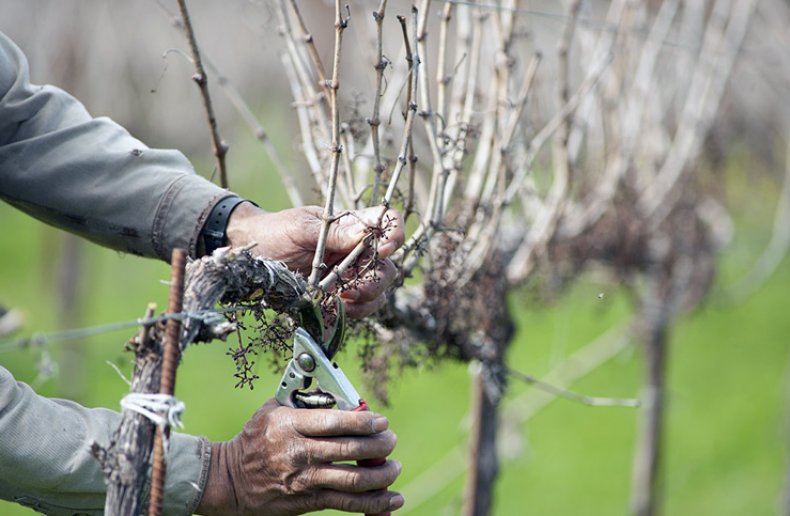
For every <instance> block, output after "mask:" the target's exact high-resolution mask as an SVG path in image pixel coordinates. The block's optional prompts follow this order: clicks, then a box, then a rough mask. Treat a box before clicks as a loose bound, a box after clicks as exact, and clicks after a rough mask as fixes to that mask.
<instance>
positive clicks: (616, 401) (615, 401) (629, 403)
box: [505, 368, 640, 407]
mask: <svg viewBox="0 0 790 516" xmlns="http://www.w3.org/2000/svg"><path fill="white" fill-rule="evenodd" d="M505 371H506V372H507V374H508V375H510V376H512V377H513V378H516V379H518V380H521V381H523V382H526V383H528V384H530V385H534V386H535V387H536V388H538V389H540V390H542V391H544V392H547V393H549V394H553V395H555V396H558V397H560V398H565V399H566V400H571V401H575V402H577V403H581V404H582V405H588V406H591V407H639V406H640V402H639V400H637V399H633V398H601V397H597V396H586V395H584V394H578V393H576V392H573V391H569V390H567V389H563V388H562V387H557V386H556V385H552V384H550V383H546V382H544V381H542V380H539V379H537V378H535V377H534V376H532V375H529V374H526V373H522V372H520V371H515V370H513V369H510V368H505Z"/></svg>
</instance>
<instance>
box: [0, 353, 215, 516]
mask: <svg viewBox="0 0 790 516" xmlns="http://www.w3.org/2000/svg"><path fill="white" fill-rule="evenodd" d="M119 421H120V416H119V414H118V413H116V412H113V411H110V410H106V409H88V408H85V407H82V406H80V405H78V404H76V403H73V402H70V401H65V400H55V399H48V398H44V397H42V396H38V395H36V394H35V393H34V392H33V391H32V390H31V389H30V387H28V386H27V385H24V384H22V383H19V382H16V381H15V380H14V378H13V377H12V376H11V374H10V373H9V372H8V371H7V370H6V369H4V368H2V367H0V498H2V499H5V500H10V501H15V502H18V503H21V504H23V505H27V506H30V507H33V508H35V509H38V510H40V511H42V512H45V513H46V514H50V515H61V514H63V515H69V516H71V515H73V514H75V513H87V514H102V513H103V511H104V499H105V493H106V488H105V484H104V477H103V474H102V471H101V468H100V467H99V463H98V461H97V460H96V459H94V458H93V457H92V456H91V454H90V451H89V450H90V446H91V443H93V442H98V443H99V444H100V445H102V446H107V445H108V444H109V442H110V436H111V435H112V432H113V431H114V430H115V428H116V427H117V425H118V423H119ZM167 461H168V468H167V482H166V485H165V507H164V508H165V511H164V512H165V514H170V515H179V516H180V515H189V514H192V513H193V512H194V511H195V510H196V507H197V504H198V502H199V501H200V496H201V493H202V490H203V489H204V487H205V482H206V475H207V473H208V466H209V463H210V447H209V445H208V443H207V442H206V441H205V439H200V438H197V437H193V436H188V435H183V434H173V436H172V437H171V439H170V449H169V451H168V455H167Z"/></svg>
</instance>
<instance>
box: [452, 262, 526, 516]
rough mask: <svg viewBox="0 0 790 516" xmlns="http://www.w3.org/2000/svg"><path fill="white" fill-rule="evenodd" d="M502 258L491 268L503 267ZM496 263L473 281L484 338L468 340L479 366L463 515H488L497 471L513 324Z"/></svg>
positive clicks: (474, 306) (505, 285) (475, 308)
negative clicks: (507, 359) (506, 362)
mask: <svg viewBox="0 0 790 516" xmlns="http://www.w3.org/2000/svg"><path fill="white" fill-rule="evenodd" d="M501 258H502V257H501V256H497V257H496V258H494V259H492V260H490V261H489V262H488V263H490V264H500V265H501V264H503V263H505V261H504V260H503V259H501ZM499 270H501V268H500V267H498V266H496V265H490V266H489V267H488V268H486V269H485V270H482V271H481V272H480V274H479V275H478V278H477V280H476V281H474V283H475V285H476V286H477V292H476V293H475V294H476V295H475V299H474V302H473V304H472V314H468V315H469V316H472V317H473V314H479V317H480V319H479V328H480V330H481V331H480V334H481V335H482V338H480V339H479V342H478V341H477V339H475V337H474V336H470V338H471V341H470V342H471V343H472V344H473V345H475V347H476V348H477V349H474V351H473V353H474V354H475V356H476V357H477V358H478V360H479V362H478V367H477V370H476V371H475V373H474V381H473V382H472V407H471V422H472V424H471V431H470V436H469V463H468V476H467V483H466V493H465V497H464V498H465V501H464V505H465V506H464V510H463V514H464V515H465V516H485V515H487V514H490V513H491V507H492V505H493V501H494V486H495V484H496V480H497V475H498V473H499V458H498V455H497V432H498V430H499V415H500V414H499V411H500V402H501V401H502V396H503V395H504V392H505V389H506V387H507V385H506V366H505V358H506V355H507V349H508V348H509V346H510V344H511V343H512V341H513V336H514V334H515V325H514V323H513V317H512V314H511V313H510V310H509V309H508V304H507V289H508V283H507V278H506V277H505V275H503V274H500V273H498V271H499Z"/></svg>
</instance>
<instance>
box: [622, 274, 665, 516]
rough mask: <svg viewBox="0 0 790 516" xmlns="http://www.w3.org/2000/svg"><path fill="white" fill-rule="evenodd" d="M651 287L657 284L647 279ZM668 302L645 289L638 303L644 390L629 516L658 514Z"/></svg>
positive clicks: (657, 294)
mask: <svg viewBox="0 0 790 516" xmlns="http://www.w3.org/2000/svg"><path fill="white" fill-rule="evenodd" d="M650 281H651V282H652V283H654V284H655V283H657V280H656V279H655V278H651V280H650ZM669 310H670V300H669V299H668V298H667V296H662V295H661V293H660V292H659V289H658V288H649V289H648V291H647V292H646V293H645V294H644V297H643V300H642V314H641V317H642V320H641V324H642V328H641V332H642V335H641V337H642V340H643V345H644V357H645V358H644V363H645V386H644V392H643V394H642V402H643V407H642V412H641V421H640V426H639V434H638V437H637V442H636V453H635V455H634V469H633V480H632V496H631V513H632V514H633V515H634V516H654V515H655V514H658V513H659V508H658V501H659V499H660V498H661V495H660V473H661V455H662V447H663V433H664V432H663V430H664V412H665V408H666V407H665V403H666V364H667V351H668V347H669V342H668V340H669V339H668V331H669V324H670V318H669V317H668V314H669Z"/></svg>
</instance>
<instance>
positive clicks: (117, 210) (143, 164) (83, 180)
mask: <svg viewBox="0 0 790 516" xmlns="http://www.w3.org/2000/svg"><path fill="white" fill-rule="evenodd" d="M228 195H229V192H227V191H226V190H224V189H222V188H219V187H218V186H216V185H214V184H212V183H211V182H209V181H207V180H205V179H203V178H201V177H200V176H198V175H196V174H195V172H194V170H193V169H192V166H191V165H190V163H189V161H188V160H187V159H186V158H185V157H184V156H183V155H182V154H181V153H180V152H177V151H173V150H156V149H149V148H148V147H146V146H145V145H144V144H143V143H141V142H140V141H138V140H136V139H135V138H133V137H132V136H130V135H129V133H128V132H126V130H125V129H123V128H122V127H120V126H119V125H117V124H115V123H114V122H113V121H112V120H110V119H108V118H93V117H91V116H90V115H89V114H88V112H87V111H86V110H85V107H84V106H83V105H82V104H80V103H79V102H78V101H77V100H76V99H74V98H73V97H72V96H70V95H69V94H67V93H66V92H64V91H62V90H60V89H58V88H55V87H52V86H36V85H33V84H30V82H29V79H28V65H27V61H26V59H25V57H24V55H23V54H22V52H21V51H20V50H19V48H18V47H17V46H16V45H14V43H12V42H11V41H10V40H9V39H8V38H7V37H6V36H5V35H3V34H0V198H1V199H4V200H6V201H7V202H9V203H11V204H12V205H14V206H16V207H18V208H19V209H21V210H23V211H25V212H27V213H29V214H30V215H32V216H34V217H36V218H38V219H40V220H43V221H44V222H47V223H49V224H52V225H54V226H57V227H60V228H63V229H66V230H68V231H71V232H73V233H77V234H79V235H82V236H84V237H86V238H88V239H90V240H93V241H95V242H98V243H100V244H102V245H105V246H108V247H112V248H113V249H118V250H121V251H125V252H130V253H134V254H139V255H144V256H152V257H153V256H157V257H159V258H162V259H164V260H166V261H169V259H170V253H171V250H172V249H173V248H174V247H182V248H184V249H187V250H188V251H189V253H190V254H191V255H192V256H195V255H196V253H197V246H198V238H199V234H200V230H201V228H202V227H203V224H204V223H205V220H206V218H207V217H208V215H209V212H210V210H211V208H212V207H213V206H214V205H215V204H216V203H217V202H218V201H219V200H220V199H222V198H223V197H227V196H228Z"/></svg>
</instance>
